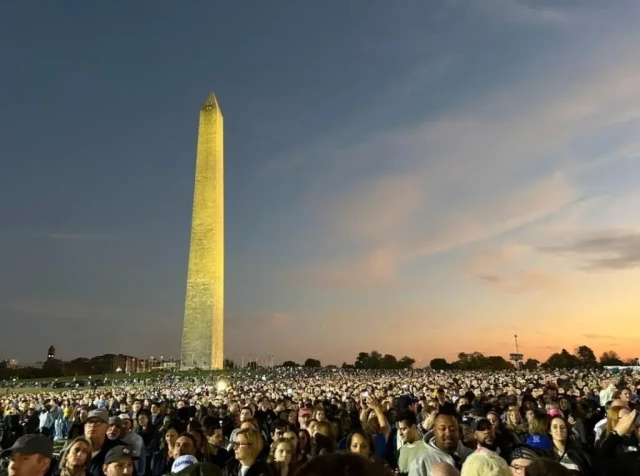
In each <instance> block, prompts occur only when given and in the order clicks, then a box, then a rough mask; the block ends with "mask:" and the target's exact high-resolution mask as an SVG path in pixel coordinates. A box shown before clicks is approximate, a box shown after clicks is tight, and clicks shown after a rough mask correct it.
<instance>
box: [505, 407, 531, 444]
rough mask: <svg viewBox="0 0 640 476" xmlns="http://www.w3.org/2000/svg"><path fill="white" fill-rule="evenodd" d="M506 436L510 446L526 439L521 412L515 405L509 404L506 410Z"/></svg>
mask: <svg viewBox="0 0 640 476" xmlns="http://www.w3.org/2000/svg"><path fill="white" fill-rule="evenodd" d="M504 426H505V429H506V433H505V434H506V436H507V437H508V440H509V443H510V444H511V445H512V446H515V445H518V444H522V443H524V442H525V441H526V439H527V435H526V433H527V431H526V426H525V423H524V419H523V418H522V413H520V409H519V408H518V406H517V405H511V406H510V407H509V409H508V410H507V417H506V422H505V425H504Z"/></svg>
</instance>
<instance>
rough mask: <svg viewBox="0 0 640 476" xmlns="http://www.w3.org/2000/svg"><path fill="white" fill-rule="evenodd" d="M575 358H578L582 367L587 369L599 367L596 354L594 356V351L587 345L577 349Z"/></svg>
mask: <svg viewBox="0 0 640 476" xmlns="http://www.w3.org/2000/svg"><path fill="white" fill-rule="evenodd" d="M575 356H576V357H577V358H578V361H579V363H580V365H583V366H585V367H595V366H597V365H598V359H596V354H594V353H593V350H591V348H590V347H588V346H586V345H581V346H579V347H576V351H575Z"/></svg>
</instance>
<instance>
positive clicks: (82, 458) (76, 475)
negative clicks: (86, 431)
mask: <svg viewBox="0 0 640 476" xmlns="http://www.w3.org/2000/svg"><path fill="white" fill-rule="evenodd" d="M91 453H92V450H91V441H89V439H88V438H86V437H84V436H79V437H77V438H75V439H74V440H72V441H71V442H70V443H69V444H68V445H67V447H66V448H65V449H64V451H63V452H62V454H61V455H60V463H59V466H58V470H57V471H56V472H55V476H88V475H89V466H90V465H91Z"/></svg>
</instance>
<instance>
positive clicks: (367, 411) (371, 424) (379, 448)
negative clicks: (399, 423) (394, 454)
mask: <svg viewBox="0 0 640 476" xmlns="http://www.w3.org/2000/svg"><path fill="white" fill-rule="evenodd" d="M360 422H361V423H362V428H364V429H365V430H367V431H368V432H369V433H370V434H371V435H373V442H374V451H375V454H376V456H378V457H379V458H384V457H385V453H386V447H387V440H388V439H389V435H390V434H391V426H390V425H389V421H388V420H387V417H386V415H385V414H384V410H383V408H382V406H381V405H380V402H379V401H378V400H377V399H376V398H374V397H373V396H371V397H368V399H367V404H366V405H364V406H363V408H362V412H361V414H360Z"/></svg>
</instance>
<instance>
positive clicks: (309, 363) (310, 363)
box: [304, 359, 322, 369]
mask: <svg viewBox="0 0 640 476" xmlns="http://www.w3.org/2000/svg"><path fill="white" fill-rule="evenodd" d="M304 366H305V367H307V368H313V369H319V368H320V367H322V364H321V363H320V361H319V360H317V359H307V360H305V361H304Z"/></svg>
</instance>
